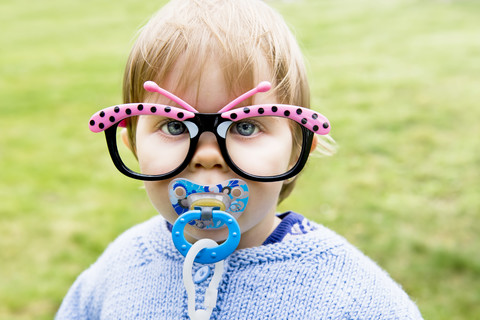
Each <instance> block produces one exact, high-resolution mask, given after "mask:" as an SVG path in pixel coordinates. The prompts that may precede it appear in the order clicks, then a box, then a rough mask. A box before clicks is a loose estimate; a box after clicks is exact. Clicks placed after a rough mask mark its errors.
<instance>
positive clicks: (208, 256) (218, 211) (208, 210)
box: [168, 179, 248, 264]
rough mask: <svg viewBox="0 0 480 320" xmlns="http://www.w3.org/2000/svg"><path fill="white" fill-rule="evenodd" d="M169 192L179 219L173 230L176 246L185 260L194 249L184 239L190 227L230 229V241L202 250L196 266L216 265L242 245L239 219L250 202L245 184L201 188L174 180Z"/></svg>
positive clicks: (237, 181) (194, 184)
mask: <svg viewBox="0 0 480 320" xmlns="http://www.w3.org/2000/svg"><path fill="white" fill-rule="evenodd" d="M168 190H169V198H170V202H171V204H172V206H173V209H174V210H175V212H176V213H177V214H178V215H179V217H178V219H177V220H176V221H175V223H174V224H173V228H172V238H173V243H174V244H175V247H176V248H177V250H178V251H179V252H180V253H181V254H182V255H183V256H187V253H188V251H189V250H190V249H191V248H192V244H190V243H189V242H188V241H187V240H186V239H185V236H184V229H185V226H186V225H187V224H190V225H192V226H195V227H196V228H199V229H220V228H224V227H227V228H228V238H227V240H225V242H223V243H222V244H221V245H218V246H216V247H212V248H204V249H202V250H201V251H200V252H199V253H198V254H197V256H196V258H195V262H200V263H204V264H207V263H215V262H218V261H220V260H223V259H225V258H226V257H228V256H229V255H230V254H232V252H233V251H235V249H236V248H237V246H238V244H239V242H240V226H239V225H238V223H237V220H236V219H237V218H238V217H239V216H240V215H241V214H242V212H243V211H244V210H245V208H246V206H247V202H248V186H247V183H246V182H245V181H243V180H240V179H231V180H227V181H224V182H221V183H218V184H214V185H200V184H196V183H194V182H192V181H190V180H187V179H174V180H172V181H171V182H170V184H169V187H168Z"/></svg>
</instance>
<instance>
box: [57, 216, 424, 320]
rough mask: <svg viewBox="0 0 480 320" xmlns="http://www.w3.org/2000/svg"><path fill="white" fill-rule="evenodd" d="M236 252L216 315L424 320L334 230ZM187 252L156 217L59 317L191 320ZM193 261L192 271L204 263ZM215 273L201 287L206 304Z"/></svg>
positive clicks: (111, 255)
mask: <svg viewBox="0 0 480 320" xmlns="http://www.w3.org/2000/svg"><path fill="white" fill-rule="evenodd" d="M309 223H310V225H311V226H314V228H313V230H312V231H310V232H308V233H306V234H298V235H295V236H290V237H288V238H285V239H284V240H283V241H281V242H276V243H273V244H267V245H263V246H260V247H256V248H248V249H242V250H237V251H236V252H234V253H233V254H232V255H231V256H230V257H228V258H227V259H226V260H225V272H224V274H223V278H222V281H221V282H220V287H219V293H218V300H217V306H216V308H215V309H214V310H213V313H212V316H211V319H229V320H230V319H421V318H422V317H421V315H420V313H419V311H418V309H417V307H416V306H415V304H414V303H413V302H412V301H411V300H410V299H409V297H408V296H407V294H406V293H405V292H404V291H403V290H402V289H401V288H400V287H399V286H398V285H397V284H396V283H395V282H394V281H393V280H392V279H391V278H390V277H389V276H388V275H387V274H386V273H385V272H384V271H383V270H381V269H380V268H379V267H378V266H377V265H376V264H375V263H374V262H372V261H371V260H370V259H369V258H367V257H366V256H364V255H363V254H362V253H361V252H359V251H358V250H357V249H356V248H354V247H353V246H352V245H350V244H349V243H348V242H346V240H345V239H343V238H342V237H340V236H338V235H337V234H335V233H334V232H332V231H330V230H329V229H327V228H325V227H323V226H321V225H318V224H315V223H314V222H309ZM183 261H184V257H183V256H182V255H181V254H180V253H179V252H178V251H177V250H176V249H175V247H174V245H173V242H172V240H171V234H170V232H169V231H168V229H167V226H166V223H165V220H164V219H163V218H161V217H160V216H156V217H154V218H152V219H150V220H149V221H147V222H145V223H143V224H140V225H137V226H135V227H133V228H131V229H130V230H128V231H126V232H125V233H124V234H122V235H121V236H120V237H119V238H117V239H116V240H115V241H114V242H113V243H112V244H110V246H109V247H108V248H107V249H106V250H105V252H104V253H103V254H102V256H101V257H100V258H99V259H98V260H97V262H95V263H94V264H93V265H92V266H91V267H90V268H89V269H87V270H86V271H84V272H83V273H82V274H81V275H80V276H79V277H78V279H77V280H76V281H75V283H74V284H73V286H72V287H71V288H70V290H69V292H68V294H67V296H66V297H65V299H64V301H63V303H62V305H61V307H60V310H59V311H58V313H57V317H56V318H57V319H188V315H187V296H186V292H185V289H184V287H183V282H182V266H183ZM202 267H203V265H201V264H196V263H195V264H194V268H193V273H194V274H195V272H196V271H197V270H198V269H200V268H202ZM210 278H211V275H210V276H208V277H207V278H206V279H205V280H204V281H202V282H200V283H197V284H196V291H197V292H196V296H197V308H200V307H201V306H202V305H203V296H204V293H205V289H206V288H207V286H208V284H209V282H210Z"/></svg>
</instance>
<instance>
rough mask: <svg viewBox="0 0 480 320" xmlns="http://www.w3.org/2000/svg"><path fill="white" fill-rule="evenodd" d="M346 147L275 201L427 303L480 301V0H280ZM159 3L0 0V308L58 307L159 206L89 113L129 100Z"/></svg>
mask: <svg viewBox="0 0 480 320" xmlns="http://www.w3.org/2000/svg"><path fill="white" fill-rule="evenodd" d="M269 2H270V3H271V4H272V5H273V6H275V7H276V8H278V10H279V11H280V12H282V13H283V14H284V16H285V18H286V19H287V21H288V22H289V24H291V25H292V26H293V27H294V30H295V33H296V34H297V37H298V39H299V42H300V44H301V46H302V48H303V49H304V53H305V55H306V58H307V61H308V65H309V73H310V78H311V87H312V93H313V105H314V108H315V109H317V110H318V111H320V112H322V113H324V114H325V115H327V117H328V118H329V119H330V120H331V122H332V128H333V130H332V136H333V137H334V138H335V139H336V141H337V142H338V145H339V150H338V153H337V154H336V155H335V156H333V157H330V158H314V159H311V161H310V163H309V165H308V167H307V169H306V171H305V173H304V174H303V175H302V177H301V179H300V181H299V183H298V186H297V188H296V190H295V191H294V193H293V194H292V196H291V197H290V198H289V199H287V201H285V202H284V203H283V204H282V205H281V209H282V210H286V209H294V210H296V211H298V212H301V213H303V214H305V215H306V216H308V217H309V218H311V219H314V220H316V221H318V222H321V223H323V224H325V225H326V226H328V227H330V228H332V229H334V230H336V231H337V232H339V233H341V234H342V235H344V236H345V237H346V238H347V239H348V240H349V241H351V242H352V243H353V244H355V245H356V246H358V247H359V248H360V249H361V250H362V251H364V252H365V253H366V254H367V255H369V256H370V257H372V258H373V259H374V260H375V261H377V262H378V263H379V264H380V265H381V266H382V267H383V268H385V269H386V270H387V271H388V272H389V273H390V274H391V275H392V277H393V278H394V279H396V280H397V281H398V282H399V283H401V284H402V285H403V287H404V289H405V290H406V291H407V292H408V293H409V294H410V296H411V297H412V299H414V300H415V301H417V303H418V306H419V308H420V309H421V311H422V313H423V315H424V317H425V318H426V319H475V318H478V317H480V255H479V253H480V243H479V240H480V236H479V235H480V226H479V223H478V219H479V218H480V213H479V209H480V196H479V190H480V142H479V137H480V125H479V120H480V107H479V101H480V19H479V17H480V2H479V1H474V0H471V1H462V0H458V1H439V0H423V1H413V0H412V1H410V0H406V1H400V0H397V1H395V0H391V1H387V0H385V1H374V0H356V1H355V0H335V1H334V0H328V1H327V0H310V1H308V0H298V1H283V2H282V1H269ZM161 3H163V1H143V2H139V1H134V0H121V1H106V0H100V1H98V0H97V1H93V0H84V1H80V0H45V1H27V0H1V2H0V27H1V28H0V30H1V31H0V128H1V129H0V130H1V131H0V318H1V319H49V318H52V317H53V315H54V314H55V312H56V310H57V308H58V307H59V304H60V303H61V300H62V298H63V296H64V295H65V293H66V291H67V290H68V288H69V286H70V285H71V284H72V282H73V281H74V280H75V278H76V276H77V275H78V274H79V273H80V272H81V271H82V270H84V269H85V268H86V267H88V266H89V265H90V264H91V263H92V262H93V261H95V259H96V258H97V257H98V255H99V254H101V252H102V251H103V250H104V249H105V247H106V246H107V245H108V243H109V242H111V241H112V240H113V239H114V238H115V237H116V236H117V235H119V234H120V233H121V232H123V231H124V230H126V229H127V228H128V227H130V226H132V225H134V224H136V223H138V222H141V221H143V220H145V219H148V218H149V217H151V216H152V215H154V214H155V212H154V211H153V209H152V208H151V207H150V204H149V202H148V199H147V198H146V196H145V194H144V191H143V190H142V189H141V183H139V182H137V181H133V180H130V179H128V178H125V177H123V176H122V175H120V174H119V173H117V172H116V170H115V169H114V167H113V165H112V164H111V162H110V159H109V157H108V155H107V150H106V145H105V142H104V137H103V135H101V134H93V133H90V132H89V130H88V126H87V122H88V119H89V117H90V115H91V114H93V113H94V112H95V111H97V110H98V109H100V108H101V107H105V106H110V105H113V104H116V103H118V102H119V101H120V100H121V78H122V73H123V67H124V63H125V61H126V58H127V55H128V51H129V49H130V47H131V45H132V39H133V38H134V36H135V34H136V30H137V29H138V28H139V27H140V26H141V25H142V24H144V23H145V22H146V20H147V19H148V18H149V17H150V16H151V14H152V13H153V12H154V11H155V10H156V9H157V8H158V7H159V6H160V5H161Z"/></svg>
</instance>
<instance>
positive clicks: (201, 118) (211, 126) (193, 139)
mask: <svg viewBox="0 0 480 320" xmlns="http://www.w3.org/2000/svg"><path fill="white" fill-rule="evenodd" d="M182 122H183V123H187V122H190V123H192V124H194V125H195V126H196V127H197V129H198V132H196V134H194V135H193V134H192V133H191V134H190V149H189V150H188V153H187V155H186V157H185V160H184V161H183V162H182V163H181V164H180V165H179V166H178V167H177V168H176V169H174V170H172V171H170V172H167V173H165V174H159V175H148V174H142V173H137V172H134V171H132V170H131V169H129V168H128V167H127V166H126V165H125V163H124V162H123V161H122V159H121V157H120V154H119V152H118V147H117V127H118V126H119V125H120V124H121V123H122V122H118V123H115V124H114V125H112V126H111V127H109V128H107V129H105V130H104V132H105V138H106V140H107V146H108V151H109V153H110V157H111V158H112V161H113V163H114V165H115V167H116V168H117V169H118V170H119V171H120V172H121V173H123V174H124V175H126V176H128V177H130V178H133V179H137V180H143V181H158V180H165V179H169V178H172V177H174V176H176V175H177V174H179V173H180V172H181V171H183V170H184V169H185V168H186V167H187V166H188V164H189V163H190V161H191V160H192V157H193V155H194V153H195V150H196V148H197V144H198V140H199V139H200V136H201V134H202V133H204V132H212V133H213V134H214V135H215V137H216V139H217V143H218V145H219V147H220V151H221V154H222V156H223V159H224V160H225V163H226V164H227V165H228V166H229V167H230V168H231V169H232V171H233V172H235V173H236V174H238V175H239V176H241V177H243V178H245V179H249V180H253V181H259V182H274V181H281V180H286V179H289V178H292V177H294V176H295V175H297V174H298V173H300V171H301V170H302V169H303V167H304V166H305V163H306V162H307V159H308V156H309V154H310V149H311V146H312V141H313V135H314V133H313V132H312V131H310V130H309V129H307V128H306V127H304V126H300V128H301V130H302V150H301V152H300V155H299V158H298V161H297V163H296V164H295V165H294V166H293V167H292V168H291V169H290V170H289V171H287V172H285V173H283V174H279V175H275V176H265V177H264V176H258V175H252V174H249V173H248V172H245V171H243V170H241V169H240V168H239V167H237V166H236V165H235V163H234V162H233V161H232V159H231V158H230V156H229V154H228V152H227V147H226V139H225V136H226V132H227V130H228V128H229V127H230V125H231V124H232V123H235V122H234V121H232V120H230V119H226V118H224V117H222V113H195V116H194V117H192V118H189V119H187V120H184V121H182ZM187 127H188V125H187ZM159 161H161V160H159Z"/></svg>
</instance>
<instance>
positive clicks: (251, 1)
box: [123, 0, 310, 202]
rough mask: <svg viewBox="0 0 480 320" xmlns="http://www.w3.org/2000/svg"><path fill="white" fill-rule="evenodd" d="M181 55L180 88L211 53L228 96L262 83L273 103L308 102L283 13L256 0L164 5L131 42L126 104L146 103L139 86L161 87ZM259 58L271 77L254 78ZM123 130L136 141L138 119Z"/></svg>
mask: <svg viewBox="0 0 480 320" xmlns="http://www.w3.org/2000/svg"><path fill="white" fill-rule="evenodd" d="M180 57H181V58H182V59H183V60H184V62H185V64H184V65H183V68H184V69H185V72H184V74H183V75H182V76H181V77H180V80H179V83H177V84H176V85H177V88H176V89H177V90H179V91H180V92H181V91H182V90H185V89H186V88H188V87H191V86H195V85H198V82H199V79H201V75H202V73H203V72H206V71H207V70H204V66H205V65H208V62H209V61H210V59H212V57H213V59H215V62H216V63H218V64H219V65H220V66H222V71H223V76H224V79H225V83H226V84H227V88H228V89H229V90H231V92H232V93H236V94H239V93H243V92H244V91H246V90H249V89H251V88H253V87H255V86H256V85H257V82H258V81H259V80H262V81H263V80H268V81H270V82H271V83H272V90H273V93H274V94H275V97H276V98H277V100H278V102H279V103H284V104H292V105H298V106H302V107H307V108H308V107H310V90H309V86H308V82H307V77H306V70H305V65H304V62H303V56H302V54H301V51H300V49H299V47H298V44H297V42H296V40H295V37H294V36H293V34H292V33H291V31H290V30H289V28H288V26H287V25H286V23H285V21H284V20H283V18H282V17H281V16H280V15H279V14H278V13H277V12H276V11H274V10H273V9H272V8H270V7H269V6H268V5H267V4H265V3H264V2H263V1H261V0H172V1H170V2H169V3H167V4H166V5H165V6H164V7H163V8H162V9H160V10H159V11H158V12H157V13H156V14H155V15H154V16H153V17H152V19H150V21H149V22H148V23H147V24H146V25H145V26H144V27H143V28H142V29H141V30H140V34H139V36H138V39H137V40H136V42H135V44H134V46H133V49H132V51H131V53H130V56H129V58H128V62H127V66H126V70H125V75H124V82H123V94H124V102H125V103H133V102H143V101H145V95H146V92H145V90H144V89H143V83H144V82H145V81H147V80H153V81H155V82H157V83H159V84H160V85H162V83H163V82H164V81H165V79H166V78H167V77H168V75H169V74H170V73H171V72H172V70H173V68H174V67H175V63H176V62H177V61H178V60H179V59H180ZM265 63H266V64H267V67H268V70H269V71H270V75H271V79H256V75H257V74H258V73H259V71H260V68H261V67H262V64H265ZM263 67H264V66H263ZM127 127H128V129H129V137H130V140H131V143H132V146H134V140H135V129H136V120H135V119H134V120H132V121H129V123H128V124H127ZM294 180H295V179H293V181H289V182H288V183H285V184H284V186H283V188H282V191H281V192H280V197H279V202H280V201H282V200H283V199H285V198H286V197H287V196H288V195H289V194H290V192H291V190H292V189H293V186H294V182H295V181H294Z"/></svg>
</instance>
